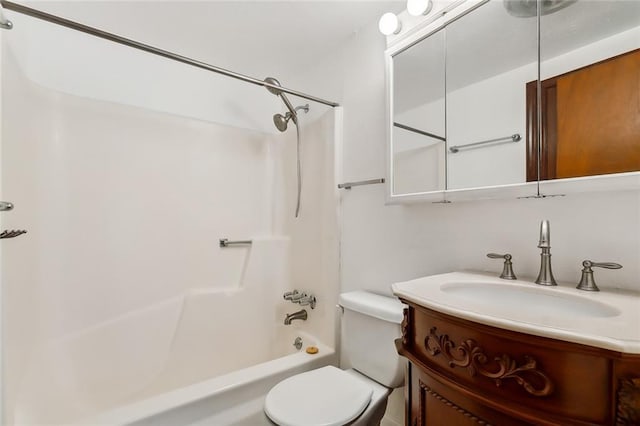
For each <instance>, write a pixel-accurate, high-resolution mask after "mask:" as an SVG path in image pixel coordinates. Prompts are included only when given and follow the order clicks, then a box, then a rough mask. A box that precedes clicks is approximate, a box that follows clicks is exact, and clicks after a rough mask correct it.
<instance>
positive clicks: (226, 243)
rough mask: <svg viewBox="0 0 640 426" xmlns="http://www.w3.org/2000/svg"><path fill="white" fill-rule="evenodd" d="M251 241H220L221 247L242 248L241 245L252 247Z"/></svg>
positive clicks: (222, 239) (223, 239) (225, 239)
mask: <svg viewBox="0 0 640 426" xmlns="http://www.w3.org/2000/svg"><path fill="white" fill-rule="evenodd" d="M251 243H252V241H251V240H239V241H229V240H228V239H227V238H221V239H220V247H221V248H224V247H229V246H241V245H249V246H250V245H251Z"/></svg>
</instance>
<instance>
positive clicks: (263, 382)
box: [77, 329, 336, 426]
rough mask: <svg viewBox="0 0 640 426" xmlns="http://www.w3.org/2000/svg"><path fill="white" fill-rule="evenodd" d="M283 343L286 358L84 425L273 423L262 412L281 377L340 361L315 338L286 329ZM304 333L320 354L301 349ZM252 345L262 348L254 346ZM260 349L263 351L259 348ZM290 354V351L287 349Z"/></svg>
mask: <svg viewBox="0 0 640 426" xmlns="http://www.w3.org/2000/svg"><path fill="white" fill-rule="evenodd" d="M282 330H283V331H284V333H283V334H282V335H281V338H280V339H277V342H278V343H283V344H284V346H282V347H281V350H282V352H283V353H282V354H281V355H280V357H278V358H275V359H273V360H271V361H266V362H264V363H261V364H258V365H255V366H251V367H246V368H242V369H238V370H235V371H231V372H229V373H228V374H224V375H221V376H218V377H215V378H212V379H209V380H204V381H200V382H198V383H195V384H192V385H189V386H182V387H180V388H175V389H173V390H170V391H168V392H164V393H160V394H155V395H149V396H147V397H146V398H145V399H142V400H140V401H138V402H136V401H127V402H124V403H122V404H120V405H121V406H119V407H117V408H114V409H112V410H109V411H106V412H104V413H101V414H99V415H97V416H92V417H88V418H84V419H81V420H79V421H78V422H77V424H78V425H83V424H105V425H107V424H135V425H154V426H155V425H167V426H171V425H177V424H180V425H199V424H210V425H211V424H215V425H230V424H234V425H246V426H257V425H269V424H270V423H269V421H268V420H267V419H266V417H265V416H264V414H263V412H262V407H263V405H264V397H265V395H266V393H267V392H268V390H269V389H270V388H271V387H272V386H273V385H275V384H276V383H277V382H279V381H280V380H282V379H284V378H286V377H289V376H291V375H293V374H298V373H300V372H303V371H307V370H310V369H314V368H319V367H322V366H325V365H330V364H333V363H335V362H336V359H335V358H336V357H335V352H334V351H333V349H332V348H331V347H328V346H326V345H324V344H322V343H321V342H319V341H317V340H316V339H315V338H314V337H313V336H311V335H308V334H304V333H300V332H296V331H293V332H292V330H291V329H282ZM294 336H300V337H302V338H303V341H305V342H306V343H305V346H306V345H314V346H317V347H318V348H319V352H318V354H317V355H309V354H307V353H306V352H304V350H302V351H299V352H296V351H295V349H293V346H292V345H291V344H290V342H289V341H291V342H293V339H294ZM247 346H250V347H249V348H247V349H246V350H251V349H252V348H255V349H258V348H256V347H255V346H253V345H247ZM258 351H259V349H258ZM286 352H289V355H286V354H285V353H286Z"/></svg>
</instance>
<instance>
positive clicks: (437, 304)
mask: <svg viewBox="0 0 640 426" xmlns="http://www.w3.org/2000/svg"><path fill="white" fill-rule="evenodd" d="M575 286H576V283H559V285H558V286H553V287H546V286H541V285H537V284H534V283H533V282H530V281H525V280H513V281H508V280H503V279H500V278H498V277H497V276H495V275H491V274H485V273H476V272H450V273H447V274H440V275H431V276H428V277H423V278H418V279H415V280H411V281H406V282H401V283H395V284H393V285H392V289H393V293H394V294H395V295H396V296H398V297H399V298H400V299H402V300H403V301H406V302H408V303H413V304H416V305H419V306H422V307H424V308H427V309H430V310H433V311H436V312H440V313H443V314H446V315H449V316H454V317H457V318H461V319H464V320H468V321H473V322H476V323H480V324H485V325H488V326H493V327H499V328H503V329H507V330H512V331H517V332H521V333H527V334H531V335H535V336H542V337H548V338H552V339H558V340H563V341H566V342H574V343H579V344H583V345H589V346H594V347H598V348H602V349H609V350H613V351H618V352H624V353H630V354H640V293H637V292H636V293H634V292H617V291H613V290H604V291H600V292H586V291H582V290H577V289H576V288H575Z"/></svg>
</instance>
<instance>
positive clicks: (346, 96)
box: [336, 24, 640, 293]
mask: <svg viewBox="0 0 640 426" xmlns="http://www.w3.org/2000/svg"><path fill="white" fill-rule="evenodd" d="M384 49H385V40H384V37H383V36H381V35H380V34H379V33H377V30H376V28H375V25H374V24H372V25H371V26H369V27H366V28H364V29H363V30H362V31H361V32H359V33H358V34H356V35H354V37H353V40H352V41H351V43H350V44H349V45H348V46H346V47H345V51H346V53H345V57H347V58H351V59H350V60H349V63H347V64H345V77H344V80H343V81H339V82H336V84H337V85H338V86H341V87H343V88H344V92H343V95H342V97H341V98H342V104H343V105H344V109H345V136H344V139H345V142H344V159H343V161H344V166H343V167H344V169H343V173H344V179H345V180H358V179H364V178H370V177H382V176H384V173H385V161H386V153H385V120H384V113H385V110H384V102H385V100H384V99H385V96H384V93H385V92H384V91H385V80H384V58H383V51H384ZM365 123H366V124H365ZM639 197H640V194H639V193H638V192H637V191H629V192H612V193H602V192H594V193H591V194H581V195H568V196H566V197H558V198H548V199H525V200H494V201H480V202H463V203H453V204H450V205H441V204H430V203H424V204H413V205H404V206H403V205H401V206H393V205H391V206H385V205H384V188H383V187H382V186H376V185H372V186H368V187H361V188H357V189H354V190H351V191H344V192H342V203H343V216H344V217H343V229H344V232H343V237H342V275H341V276H342V288H343V290H350V289H357V288H368V289H371V290H374V291H378V292H383V293H390V289H389V285H390V284H391V283H392V282H395V281H401V280H405V279H409V278H413V277H417V276H421V275H426V274H433V273H438V272H445V271H450V270H455V269H460V268H474V269H486V270H495V271H496V272H498V271H500V270H501V265H496V263H495V262H493V261H491V260H489V259H486V257H485V254H486V253H487V252H489V251H491V250H505V251H510V252H512V253H513V254H514V255H516V254H517V256H516V258H515V261H516V263H515V265H516V266H515V267H516V269H519V270H520V272H519V273H520V275H521V276H523V277H525V276H535V275H536V274H537V272H538V260H539V253H538V249H537V247H536V246H537V241H538V240H537V239H538V229H539V228H538V224H539V221H540V220H542V219H550V220H551V226H552V229H553V232H552V247H553V248H552V253H553V254H554V271H555V273H556V275H557V278H559V279H560V280H567V281H576V280H577V279H579V272H580V269H581V267H580V264H579V260H582V258H596V257H597V258H604V260H613V261H620V263H622V264H624V265H625V268H624V269H622V270H619V271H598V272H601V274H600V275H601V279H600V282H601V284H602V285H601V286H602V287H626V288H635V289H637V290H640V287H638V285H637V280H636V279H635V277H636V276H637V275H638V272H639V268H640V266H639V265H638V263H639V262H638V260H639V259H640V211H639V209H640V198H639ZM612 206H615V208H612ZM518 258H519V259H520V261H519V262H518ZM518 263H519V264H520V266H518ZM516 272H517V273H518V270H516Z"/></svg>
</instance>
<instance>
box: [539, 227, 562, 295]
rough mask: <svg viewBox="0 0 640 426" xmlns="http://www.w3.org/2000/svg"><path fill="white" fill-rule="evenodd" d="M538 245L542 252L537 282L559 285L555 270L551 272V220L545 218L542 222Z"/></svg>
mask: <svg viewBox="0 0 640 426" xmlns="http://www.w3.org/2000/svg"><path fill="white" fill-rule="evenodd" d="M538 247H539V248H541V249H542V252H541V253H540V272H539V273H538V278H536V284H540V285H549V286H551V285H558V284H557V283H556V280H555V278H553V272H551V229H550V227H549V221H548V220H543V221H542V222H541V223H540V242H539V243H538Z"/></svg>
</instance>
